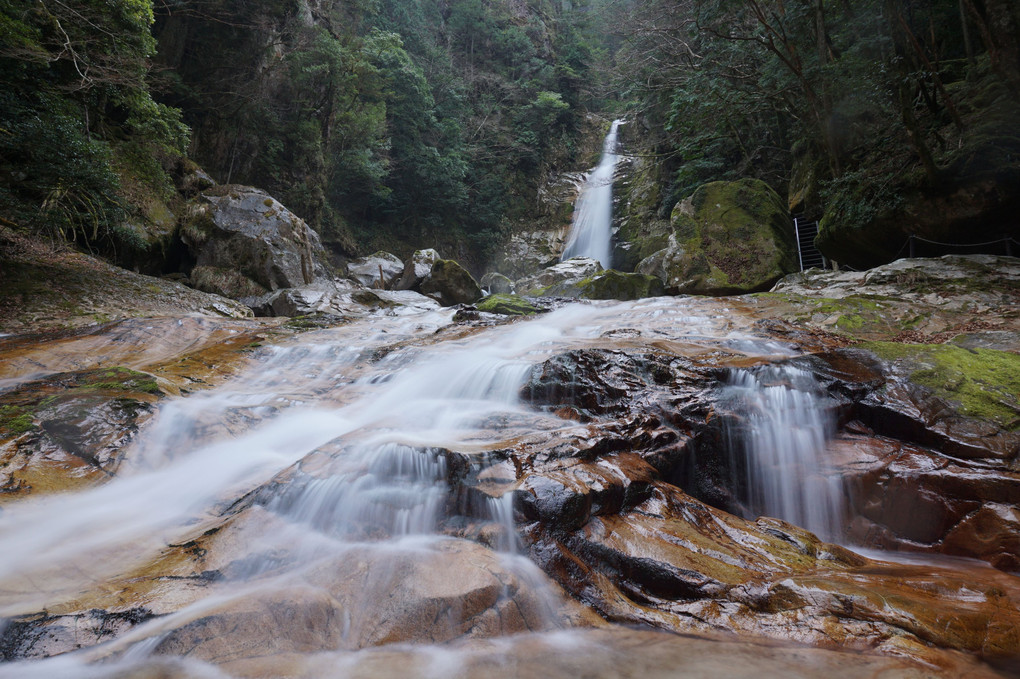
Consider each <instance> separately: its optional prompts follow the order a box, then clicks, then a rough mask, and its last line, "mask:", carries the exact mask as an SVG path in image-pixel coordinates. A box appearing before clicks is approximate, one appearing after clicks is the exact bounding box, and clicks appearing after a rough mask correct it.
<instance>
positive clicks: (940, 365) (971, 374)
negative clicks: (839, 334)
mask: <svg viewBox="0 0 1020 679" xmlns="http://www.w3.org/2000/svg"><path fill="white" fill-rule="evenodd" d="M862 346H863V347H864V348H866V349H868V350H870V351H872V352H874V353H875V354H876V355H877V356H878V357H879V358H881V359H883V360H885V361H888V362H890V363H893V364H895V365H896V366H897V367H898V368H899V369H901V370H903V371H905V372H909V377H910V381H912V382H914V383H915V384H919V385H921V386H924V387H927V388H928V389H931V390H932V391H933V392H935V394H936V395H937V396H939V397H940V398H943V399H945V400H946V401H949V402H950V403H952V404H954V405H955V406H957V408H958V409H959V412H960V414H962V415H965V416H967V417H974V418H978V419H983V420H991V421H993V422H995V423H996V424H998V425H999V426H1000V427H1002V428H1003V429H1007V430H1012V431H1015V430H1017V429H1020V355H1018V354H1014V353H1011V352H1007V351H995V350H992V349H965V348H963V347H959V346H955V345H952V344H902V343H898V342H866V343H864V344H862Z"/></svg>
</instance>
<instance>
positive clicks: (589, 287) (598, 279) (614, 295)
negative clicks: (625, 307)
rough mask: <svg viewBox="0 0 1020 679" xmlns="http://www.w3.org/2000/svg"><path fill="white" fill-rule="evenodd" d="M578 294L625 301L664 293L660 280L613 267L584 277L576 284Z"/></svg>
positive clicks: (584, 296)
mask: <svg viewBox="0 0 1020 679" xmlns="http://www.w3.org/2000/svg"><path fill="white" fill-rule="evenodd" d="M577 289H578V292H579V293H580V294H579V296H580V297H583V298H585V299H618V300H620V301H627V300H633V299H643V298H645V297H658V296H660V295H662V294H664V293H665V287H664V286H663V284H662V281H661V280H659V279H658V278H656V277H655V276H648V275H645V274H640V273H622V272H620V271H616V270H614V269H610V270H609V271H605V272H603V273H601V274H598V275H597V276H592V277H591V278H586V279H584V280H583V281H581V282H580V283H578V284H577Z"/></svg>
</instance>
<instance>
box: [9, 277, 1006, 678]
mask: <svg viewBox="0 0 1020 679" xmlns="http://www.w3.org/2000/svg"><path fill="white" fill-rule="evenodd" d="M138 278H139V280H143V281H144V280H145V279H144V277H138ZM125 280H127V279H125ZM131 280H134V279H131ZM82 281H83V283H82V286H83V287H85V286H86V285H87V284H86V283H85V282H84V281H87V277H85V278H83V279H82ZM108 284H109V283H104V285H108ZM1018 284H1020V262H1018V260H1016V259H1009V258H993V257H969V258H943V259H940V260H901V261H899V262H895V263H893V264H891V265H888V266H886V267H882V268H879V269H873V270H871V271H869V272H864V273H832V272H829V273H823V272H813V273H808V274H798V275H795V276H792V277H788V278H787V279H784V280H783V281H782V282H781V283H780V284H779V285H778V286H777V287H776V288H775V289H774V290H773V291H772V292H768V293H759V294H756V295H745V296H739V297H729V298H710V297H657V298H649V299H642V300H637V301H633V302H623V303H620V302H603V301H579V302H577V301H575V302H567V301H564V300H556V299H543V300H539V302H540V306H542V307H544V308H549V309H551V311H550V312H549V313H546V314H541V315H535V316H528V317H507V316H503V315H500V314H489V313H485V312H478V311H471V310H470V309H464V308H461V309H459V310H458V309H440V308H438V307H437V306H436V305H435V304H431V305H430V304H423V303H419V304H415V305H406V304H402V303H401V302H400V301H391V302H390V303H388V304H385V305H380V304H378V303H374V304H370V305H367V306H366V305H364V304H358V303H357V302H356V301H355V298H354V297H352V298H351V302H350V304H349V305H348V306H347V307H345V309H346V311H345V312H344V313H342V314H335V315H323V314H320V315H316V316H308V317H301V318H293V319H286V318H272V319H252V318H244V317H243V316H244V314H243V312H238V313H234V312H233V311H229V312H227V313H224V309H229V310H234V309H235V307H233V306H228V307H224V309H217V308H216V307H215V306H209V305H208V304H206V300H207V298H208V300H211V301H210V304H213V303H220V300H221V298H216V297H214V296H211V295H210V296H205V297H201V298H199V297H191V296H189V295H202V294H204V293H195V292H194V291H190V292H189V293H186V294H184V295H178V291H177V290H176V288H174V289H170V288H166V287H164V284H163V283H158V282H153V283H143V284H142V286H143V288H144V286H145V285H151V286H153V288H149V289H148V293H147V294H148V296H147V297H146V298H145V300H144V301H139V297H140V294H136V293H132V292H130V291H128V292H122V293H120V296H118V295H117V294H111V295H109V296H107V297H106V298H105V299H104V302H103V303H102V305H100V304H99V303H97V302H89V304H91V305H93V306H89V307H88V309H87V313H78V310H80V309H84V308H85V307H82V306H80V305H78V306H73V313H72V312H71V307H61V306H60V305H54V306H52V311H51V312H50V313H51V315H49V316H47V313H48V310H49V309H51V307H50V306H46V305H43V304H38V305H36V306H32V304H33V302H32V300H33V299H34V297H32V296H31V295H28V294H26V295H24V296H23V297H19V298H16V299H14V300H13V301H11V298H10V297H8V298H7V301H6V302H5V303H6V304H8V305H9V306H8V307H7V308H9V309H10V308H16V309H17V313H12V314H6V315H5V316H4V319H5V320H4V327H3V328H2V329H0V330H2V331H3V332H5V333H9V334H8V335H7V336H5V337H3V338H0V352H2V356H3V358H4V360H3V363H2V364H0V389H2V391H0V415H2V418H0V464H2V467H0V486H2V490H3V493H2V494H0V543H2V545H0V555H2V556H0V615H2V616H3V618H4V620H5V623H4V625H3V631H2V633H0V653H2V654H3V658H4V660H5V661H6V663H5V664H2V665H0V676H12V677H13V676H19V677H22V676H36V675H38V676H80V677H92V676H124V677H135V676H139V677H142V676H159V677H177V676H180V677H185V676H187V677H192V676H210V677H222V676H235V677H283V676H286V677H323V676H337V677H358V676H366V677H367V676H373V677H386V676H398V675H399V676H443V677H447V676H465V677H475V676H478V677H480V676H488V675H489V674H491V672H493V671H496V668H500V669H499V671H503V672H506V673H509V674H511V675H513V676H521V677H530V676H535V677H537V676H548V675H549V674H551V673H554V672H555V673H561V672H562V673H567V674H573V675H579V676H580V675H584V676H601V677H618V676H624V677H626V676H635V677H636V676H663V677H665V676H677V673H678V672H680V673H681V675H682V676H692V677H714V676H722V675H726V676H735V677H741V676H772V675H776V676H780V675H781V676H792V677H801V676H803V677H815V676H823V675H830V676H833V675H835V676H847V677H858V676H859V677H876V676H904V677H963V676H966V677H1005V676H1014V675H1015V674H1016V672H1018V671H1020V664H1018V658H1020V632H1018V630H1020V578H1018V577H1017V572H1018V571H1020V541H1018V539H1017V536H1018V535H1020V506H1018V505H1020V459H1018V455H1020V403H1018V400H1017V398H1018V394H1020V390H1018V389H1017V382H1018V380H1020V285H1018ZM97 285H98V283H97ZM131 285H134V283H131ZM71 287H73V286H68V287H66V288H63V289H64V290H66V291H67V292H66V294H67V297H68V299H73V298H74V297H73V295H72V293H71V291H70V289H71ZM155 288H159V290H157V289H155ZM131 290H134V288H131ZM61 294H64V293H61ZM90 299H91V298H90ZM408 299H410V298H408ZM175 304H176V305H183V306H177V307H175V306H173V305H175ZM223 304H228V305H229V304H233V303H228V302H225V301H224V302H223ZM93 309H97V310H98V309H101V310H102V311H93ZM98 313H101V314H102V315H103V316H102V317H101V318H97V317H96V314H98ZM90 315H91V316H92V321H102V322H100V323H95V322H93V323H92V324H85V323H84V320H85V319H86V318H87V317H88V316H90ZM75 319H78V320H75ZM455 319H456V320H455ZM59 326H65V327H59ZM770 399H771V400H770ZM784 404H787V405H784ZM791 433H792V434H793V435H791ZM762 441H765V442H767V441H772V442H773V443H774V444H775V445H771V448H770V447H769V446H768V445H765V444H764V443H762ZM792 448H797V449H798V450H799V449H805V450H806V452H805V453H804V454H805V455H807V454H808V453H810V455H811V456H812V457H810V459H809V458H808V457H804V456H800V457H797V458H796V459H794V460H793V463H792V466H789V465H787V466H784V465H781V464H779V463H778V462H769V463H767V464H766V465H765V466H764V467H755V466H754V464H757V462H755V461H754V459H753V458H755V456H756V455H759V454H760V453H761V451H762V450H766V449H775V450H777V451H778V452H780V453H782V452H784V451H786V450H787V449H792ZM809 463H810V468H809ZM748 470H755V471H754V472H753V473H749V471H748ZM766 478H768V479H771V480H774V483H775V484H776V487H777V488H779V489H780V490H781V493H780V495H781V496H782V497H786V496H789V495H791V494H792V495H796V496H797V497H802V498H806V499H803V500H802V501H801V505H802V507H801V509H802V510H804V511H803V512H802V513H800V514H798V513H797V512H798V511H799V510H797V509H796V508H794V509H792V510H788V509H784V508H783V506H782V505H775V504H773V503H772V500H770V499H769V494H768V493H767V492H765V490H763V487H762V485H761V484H762V483H763V479H766ZM823 487H824V492H823V493H822V494H812V493H809V492H807V491H806V490H805V489H807V488H814V489H816V490H817V489H818V488H823ZM819 492H821V491H819ZM823 505H824V506H825V507H827V508H828V509H826V510H825V512H823V511H822V510H823ZM786 511H791V512H793V513H792V514H789V515H786V516H776V515H775V514H776V513H780V512H786ZM822 513H827V514H828V515H831V516H830V518H831V525H830V523H825V522H823V523H821V524H819V525H818V526H814V527H812V528H811V529H812V531H814V532H811V531H809V530H808V526H805V525H798V524H807V523H813V522H815V521H816V519H817V517H818V516H819V515H820V514H822ZM800 517H803V518H800ZM819 534H820V537H819Z"/></svg>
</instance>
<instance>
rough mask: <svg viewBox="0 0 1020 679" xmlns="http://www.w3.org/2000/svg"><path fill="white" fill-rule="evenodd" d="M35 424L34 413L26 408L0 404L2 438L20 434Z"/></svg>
mask: <svg viewBox="0 0 1020 679" xmlns="http://www.w3.org/2000/svg"><path fill="white" fill-rule="evenodd" d="M34 426H35V422H34V421H33V419H32V414H31V413H30V412H29V411H28V410H26V409H25V408H22V407H20V406H14V405H0V438H9V437H14V436H20V435H22V434H24V433H25V432H27V431H29V430H31V429H32V427H34Z"/></svg>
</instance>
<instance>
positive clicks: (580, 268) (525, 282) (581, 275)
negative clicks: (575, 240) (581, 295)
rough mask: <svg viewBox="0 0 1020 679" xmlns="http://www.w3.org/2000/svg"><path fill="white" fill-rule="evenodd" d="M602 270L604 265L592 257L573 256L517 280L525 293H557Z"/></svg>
mask: <svg viewBox="0 0 1020 679" xmlns="http://www.w3.org/2000/svg"><path fill="white" fill-rule="evenodd" d="M601 272H602V265H601V264H599V262H598V260H596V259H592V258H591V257H571V258H570V259H568V260H567V261H565V262H558V263H556V264H553V265H552V266H549V267H546V268H545V269H543V270H542V271H539V272H538V273H536V274H535V275H533V276H528V277H527V278H522V279H521V280H519V281H517V289H518V290H520V291H521V294H525V295H536V296H537V295H551V296H555V295H557V290H559V289H562V288H565V287H566V286H569V285H571V284H574V283H578V282H580V281H582V280H584V279H586V278H591V277H592V276H594V275H595V274H598V273H601Z"/></svg>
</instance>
